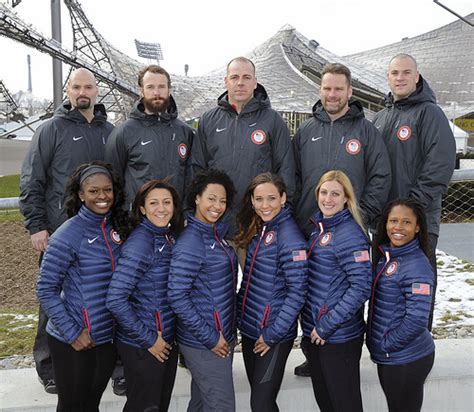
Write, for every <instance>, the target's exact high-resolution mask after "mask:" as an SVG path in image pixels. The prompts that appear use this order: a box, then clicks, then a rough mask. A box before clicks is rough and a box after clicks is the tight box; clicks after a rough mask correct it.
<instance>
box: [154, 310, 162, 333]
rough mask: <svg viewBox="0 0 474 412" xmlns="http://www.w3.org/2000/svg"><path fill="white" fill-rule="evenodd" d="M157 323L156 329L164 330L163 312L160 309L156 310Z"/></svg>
mask: <svg viewBox="0 0 474 412" xmlns="http://www.w3.org/2000/svg"><path fill="white" fill-rule="evenodd" d="M155 323H156V331H157V332H163V323H162V321H161V314H160V311H159V310H157V311H156V312H155Z"/></svg>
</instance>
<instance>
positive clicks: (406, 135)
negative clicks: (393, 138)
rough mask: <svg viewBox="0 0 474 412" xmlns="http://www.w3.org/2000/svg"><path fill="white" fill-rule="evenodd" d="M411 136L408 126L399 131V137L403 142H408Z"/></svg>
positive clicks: (400, 128)
mask: <svg viewBox="0 0 474 412" xmlns="http://www.w3.org/2000/svg"><path fill="white" fill-rule="evenodd" d="M410 136H411V129H410V127H408V126H406V125H405V126H401V127H399V128H398V130H397V137H398V138H399V139H400V140H401V141H405V140H408V139H409V138H410Z"/></svg>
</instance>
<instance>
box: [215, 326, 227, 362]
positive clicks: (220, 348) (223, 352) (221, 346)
mask: <svg viewBox="0 0 474 412" xmlns="http://www.w3.org/2000/svg"><path fill="white" fill-rule="evenodd" d="M219 333H220V336H219V341H218V342H217V345H216V346H214V347H213V348H212V349H211V350H212V351H213V352H214V353H215V354H216V355H217V356H219V357H221V358H225V357H226V356H229V355H230V346H229V344H228V343H227V341H226V340H225V338H224V335H223V334H222V332H219Z"/></svg>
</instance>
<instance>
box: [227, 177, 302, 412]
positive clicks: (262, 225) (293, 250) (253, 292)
mask: <svg viewBox="0 0 474 412" xmlns="http://www.w3.org/2000/svg"><path fill="white" fill-rule="evenodd" d="M285 202H286V187H285V183H284V182H283V179H282V178H281V177H279V176H276V175H273V174H271V173H262V174H260V175H258V176H256V177H254V178H253V179H252V181H251V182H250V185H249V187H248V188H247V190H246V192H245V194H244V198H243V201H242V208H241V210H240V212H239V214H238V216H237V218H238V223H239V234H238V235H237V238H236V243H237V245H238V246H240V247H243V248H247V257H246V263H245V270H244V277H243V280H242V285H241V287H240V291H239V294H238V304H237V308H238V313H237V319H238V324H239V329H240V332H241V334H242V352H243V357H244V362H245V369H246V372H247V378H248V380H249V382H250V387H251V395H250V405H251V408H252V410H253V411H258V412H264V411H277V410H278V406H277V403H276V398H277V396H278V391H279V390H280V385H281V381H282V379H283V373H284V371H285V364H286V361H287V358H288V355H289V353H290V350H291V348H292V346H293V340H294V339H295V337H296V323H297V318H298V314H299V312H300V310H301V308H302V306H303V304H304V300H305V294H306V286H307V260H306V241H305V239H304V237H303V235H302V233H301V232H300V230H299V228H298V226H297V225H296V223H295V221H294V219H293V218H292V216H291V214H290V211H289V210H288V209H287V208H286V207H285Z"/></svg>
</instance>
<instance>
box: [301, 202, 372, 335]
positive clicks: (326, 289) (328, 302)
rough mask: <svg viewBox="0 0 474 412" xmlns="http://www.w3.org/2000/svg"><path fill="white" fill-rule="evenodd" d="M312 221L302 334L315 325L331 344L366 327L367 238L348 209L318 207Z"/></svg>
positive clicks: (306, 333) (369, 280)
mask: <svg viewBox="0 0 474 412" xmlns="http://www.w3.org/2000/svg"><path fill="white" fill-rule="evenodd" d="M311 221H312V223H313V224H314V225H315V229H314V231H313V233H311V237H310V240H309V245H310V249H309V251H308V267H309V271H308V277H309V278H308V294H307V298H306V303H305V306H304V308H303V313H302V326H303V334H304V336H310V335H311V331H312V330H313V328H316V331H317V333H318V335H319V336H320V337H321V338H322V339H324V340H326V341H328V342H329V343H343V342H347V341H349V340H352V339H356V338H358V337H360V336H362V335H363V334H364V331H365V324H364V317H363V311H364V303H365V301H366V300H367V299H368V298H369V296H370V286H371V279H372V275H371V272H372V271H371V264H370V258H369V242H368V239H367V237H366V235H365V234H364V232H363V231H362V229H361V228H360V226H359V225H358V224H357V223H356V221H355V220H354V219H353V217H352V215H351V214H350V212H349V210H347V209H344V210H342V211H341V212H339V213H337V214H336V215H334V216H333V217H330V218H323V217H322V215H321V213H320V212H318V213H316V214H314V215H313V217H312V219H311Z"/></svg>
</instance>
